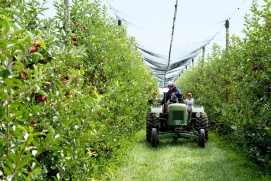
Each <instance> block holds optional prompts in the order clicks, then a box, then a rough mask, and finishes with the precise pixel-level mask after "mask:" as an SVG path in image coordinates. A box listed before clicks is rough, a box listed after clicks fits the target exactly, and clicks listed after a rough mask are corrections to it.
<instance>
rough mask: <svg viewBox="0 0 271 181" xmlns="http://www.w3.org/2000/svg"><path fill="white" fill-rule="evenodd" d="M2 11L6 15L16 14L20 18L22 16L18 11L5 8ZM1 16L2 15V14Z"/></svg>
mask: <svg viewBox="0 0 271 181" xmlns="http://www.w3.org/2000/svg"><path fill="white" fill-rule="evenodd" d="M2 11H3V12H5V13H11V14H15V15H17V16H20V14H19V13H18V12H17V11H16V10H14V9H12V8H5V9H3V10H2ZM0 14H1V12H0Z"/></svg>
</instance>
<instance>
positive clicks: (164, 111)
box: [163, 92, 167, 113]
mask: <svg viewBox="0 0 271 181" xmlns="http://www.w3.org/2000/svg"><path fill="white" fill-rule="evenodd" d="M166 94H167V93H166V92H164V100H165V102H164V107H163V113H166V111H167V110H166V102H167V100H166V97H167V96H166Z"/></svg>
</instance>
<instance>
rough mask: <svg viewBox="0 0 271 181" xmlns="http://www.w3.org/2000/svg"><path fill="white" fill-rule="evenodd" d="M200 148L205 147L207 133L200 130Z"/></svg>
mask: <svg viewBox="0 0 271 181" xmlns="http://www.w3.org/2000/svg"><path fill="white" fill-rule="evenodd" d="M199 147H201V148H204V147H205V131H204V129H200V130H199Z"/></svg>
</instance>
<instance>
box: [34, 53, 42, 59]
mask: <svg viewBox="0 0 271 181" xmlns="http://www.w3.org/2000/svg"><path fill="white" fill-rule="evenodd" d="M31 55H32V56H33V57H34V58H36V59H43V55H42V54H40V53H39V52H34V53H32V54H31Z"/></svg>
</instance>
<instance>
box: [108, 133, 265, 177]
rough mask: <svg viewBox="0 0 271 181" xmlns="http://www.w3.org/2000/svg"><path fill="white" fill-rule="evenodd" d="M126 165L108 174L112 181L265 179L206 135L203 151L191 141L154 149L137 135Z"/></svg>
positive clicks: (162, 142)
mask: <svg viewBox="0 0 271 181" xmlns="http://www.w3.org/2000/svg"><path fill="white" fill-rule="evenodd" d="M126 157H127V158H126V163H124V164H123V165H122V166H121V167H120V168H119V170H118V171H117V172H114V174H112V180H113V181H197V180H204V181H250V180H251V181H256V180H261V181H262V180H269V179H270V177H268V178H269V179H268V178H266V177H263V176H261V172H260V170H259V169H258V168H257V167H256V166H255V165H253V164H251V163H250V162H248V161H247V160H246V159H245V158H244V157H243V156H242V155H241V154H238V153H236V152H235V151H233V150H232V149H230V148H229V147H228V146H227V144H226V143H225V142H224V141H222V140H220V139H219V137H218V136H217V135H215V134H214V133H212V132H210V133H209V141H208V142H207V143H206V147H205V148H199V147H198V144H197V143H196V142H195V141H193V140H187V139H178V140H177V141H174V140H173V139H162V140H160V143H159V145H158V148H152V147H151V145H150V144H149V143H147V142H146V141H145V130H142V131H140V132H138V133H137V135H135V137H134V141H133V143H132V144H131V146H130V148H129V150H127V155H126Z"/></svg>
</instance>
